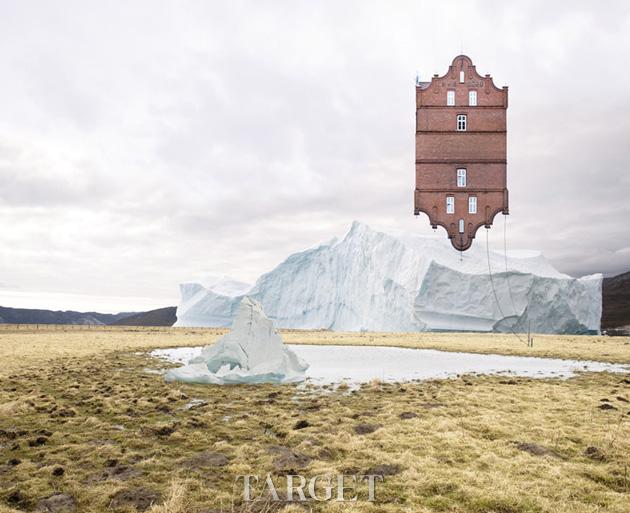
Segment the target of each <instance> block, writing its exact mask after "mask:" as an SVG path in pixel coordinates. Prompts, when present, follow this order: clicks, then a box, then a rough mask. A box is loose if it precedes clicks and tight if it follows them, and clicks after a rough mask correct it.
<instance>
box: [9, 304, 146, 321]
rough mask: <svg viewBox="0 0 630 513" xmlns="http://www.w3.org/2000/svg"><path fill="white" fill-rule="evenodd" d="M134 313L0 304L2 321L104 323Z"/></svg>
mask: <svg viewBox="0 0 630 513" xmlns="http://www.w3.org/2000/svg"><path fill="white" fill-rule="evenodd" d="M133 313H134V312H121V313H117V314H102V313H98V312H75V311H72V310H67V311H52V310H38V309H30V308H9V307H3V306H0V323H4V324H85V325H88V324H90V325H104V324H111V323H113V322H115V321H117V320H119V319H123V318H125V317H128V316H130V315H133Z"/></svg>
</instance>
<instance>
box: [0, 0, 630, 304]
mask: <svg viewBox="0 0 630 513" xmlns="http://www.w3.org/2000/svg"><path fill="white" fill-rule="evenodd" d="M511 4H514V5H511ZM462 52H463V53H466V54H467V55H469V56H470V57H471V58H472V59H473V62H474V63H475V64H476V65H477V70H478V71H479V72H480V73H481V74H485V73H490V74H491V75H492V76H493V78H494V81H495V84H496V85H497V86H499V87H501V86H503V85H508V86H509V88H510V107H509V109H508V182H509V189H510V210H511V213H512V215H510V216H509V218H508V245H509V247H511V248H526V249H539V250H542V251H543V252H544V254H545V255H546V256H547V257H548V258H549V259H550V260H551V261H552V262H553V263H554V265H556V266H557V267H558V268H559V269H560V270H561V271H563V272H567V273H569V274H572V275H576V276H577V275H582V274H589V273H593V272H604V273H605V274H615V273H619V272H622V271H627V270H630V227H629V226H630V172H629V169H628V168H629V164H630V86H629V84H630V2H627V0H623V1H618V2H614V1H610V2H606V3H605V4H602V3H601V2H600V3H598V2H592V1H588V2H586V1H583V2H582V1H567V2H559V1H558V2H556V1H554V2H550V1H548V0H544V1H532V2H518V3H516V2H513V3H512V2H505V1H496V2H495V1H477V2H474V1H467V2H446V1H444V0H441V1H439V2H424V1H418V0H415V1H410V2H401V1H396V2H385V1H382V2H369V1H365V0H360V1H356V2H351V1H343V0H335V1H331V2H325V1H320V0H318V1H304V2H300V1H295V0H292V1H288V0H287V1H285V2H255V1H251V2H239V1H230V2H227V1H226V2H219V1H215V2H212V1H201V0H200V1H196V2H185V1H179V2H165V1H158V2H156V1H154V0H147V1H132V2H123V1H118V2H103V1H86V0H80V1H76V2H70V1H56V2H49V1H41V2H31V1H27V0H15V1H11V0H0V66H1V68H0V69H1V70H2V72H1V74H0V305H2V306H34V307H51V308H77V309H82V310H89V309H100V310H103V311H112V310H129V309H145V308H149V307H157V306H166V305H170V304H176V303H177V299H178V288H177V286H178V283H179V282H181V281H187V280H190V279H195V278H197V277H200V276H203V275H208V274H227V275H230V276H233V277H235V278H238V279H241V280H244V281H253V280H255V278H256V277H257V276H258V275H260V274H261V273H262V272H265V271H268V270H270V269H271V268H273V267H274V266H275V265H277V264H278V263H279V262H280V261H281V260H283V259H284V258H285V257H286V256H287V255H288V254H290V253H292V252H294V251H297V250H301V249H303V248H305V247H308V246H311V245H312V244H314V243H316V242H318V241H322V240H327V239H329V238H331V237H333V236H335V235H342V234H343V233H344V232H345V231H346V230H347V229H348V227H349V225H350V223H351V222H352V220H354V219H357V220H361V221H363V222H366V223H368V224H369V225H371V226H372V227H374V228H377V229H384V230H396V231H401V230H402V231H414V232H416V233H420V234H426V235H429V236H434V233H433V231H432V230H431V229H430V227H429V226H428V221H427V218H426V216H424V215H423V216H420V217H419V218H414V216H413V188H414V127H415V125H414V111H415V98H414V79H415V75H416V71H418V72H419V73H420V76H421V78H422V79H426V80H429V79H430V77H431V75H433V74H434V73H439V74H444V73H445V72H446V70H447V68H448V65H449V64H450V63H451V61H452V59H453V57H455V56H456V55H458V54H459V53H462ZM496 223H497V224H496V226H495V227H494V228H493V229H492V230H491V234H490V236H491V241H492V244H493V245H495V246H496V247H497V248H499V247H502V241H503V239H502V234H503V231H502V230H503V217H502V216H498V217H497V219H496ZM437 235H438V236H441V237H444V236H445V234H444V231H443V230H440V231H438V232H437ZM476 243H477V244H479V243H485V235H484V234H483V233H482V232H480V233H479V234H478V238H477V241H476Z"/></svg>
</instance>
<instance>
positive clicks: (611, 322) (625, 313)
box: [602, 272, 630, 329]
mask: <svg viewBox="0 0 630 513" xmlns="http://www.w3.org/2000/svg"><path fill="white" fill-rule="evenodd" d="M602 302H603V313H602V329H610V328H619V327H621V326H630V272H627V273H624V274H620V275H618V276H614V277H612V278H604V283H603V289H602Z"/></svg>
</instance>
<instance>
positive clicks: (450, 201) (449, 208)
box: [446, 196, 477, 214]
mask: <svg viewBox="0 0 630 513" xmlns="http://www.w3.org/2000/svg"><path fill="white" fill-rule="evenodd" d="M446 213H447V214H454V213H455V196H446ZM468 213H469V214H476V213H477V196H468Z"/></svg>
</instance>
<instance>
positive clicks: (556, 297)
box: [175, 222, 602, 333]
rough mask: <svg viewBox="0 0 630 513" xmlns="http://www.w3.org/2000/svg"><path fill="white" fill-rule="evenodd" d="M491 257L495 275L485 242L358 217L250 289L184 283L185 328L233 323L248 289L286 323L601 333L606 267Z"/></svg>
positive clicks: (180, 321)
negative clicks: (573, 269) (398, 231)
mask: <svg viewBox="0 0 630 513" xmlns="http://www.w3.org/2000/svg"><path fill="white" fill-rule="evenodd" d="M489 259H490V262H489V263H490V266H491V269H492V280H491V277H490V274H489V272H488V256H487V254H486V248H485V245H484V244H483V242H482V241H478V242H477V244H475V245H473V247H472V248H471V249H470V250H468V251H466V252H464V253H463V254H462V255H460V253H459V252H457V251H455V250H453V248H452V246H451V244H450V242H449V241H448V240H446V239H433V238H427V237H421V236H417V235H406V236H394V235H389V234H386V233H382V232H378V231H375V230H372V229H370V228H369V227H368V226H366V225H364V224H361V223H358V222H354V223H353V225H352V228H351V229H350V231H349V232H348V233H347V235H346V236H345V237H344V238H343V239H342V240H333V241H331V242H330V243H327V244H321V245H319V246H317V247H313V248H309V249H307V250H305V251H302V252H299V253H295V254H293V255H291V256H289V257H288V258H287V259H286V260H285V261H284V262H282V263H281V264H280V265H278V266H277V267H276V268H275V269H273V270H272V271H271V272H269V273H266V274H264V275H262V276H261V277H260V278H259V279H258V280H257V282H256V283H255V285H253V286H251V287H249V288H247V286H246V285H244V284H239V286H240V287H241V288H240V289H238V290H237V287H236V286H234V285H230V286H229V287H227V286H226V283H231V282H230V281H229V280H227V279H224V280H223V281H222V282H221V286H220V287H215V286H210V287H204V286H203V285H200V284H191V283H188V284H184V285H181V286H180V291H181V302H180V304H179V307H178V308H177V323H176V324H175V325H176V326H229V325H230V323H231V321H232V319H233V318H234V315H235V313H236V309H237V307H238V304H239V303H240V301H241V298H242V297H243V296H244V295H247V296H249V297H252V298H254V299H256V300H258V301H260V303H261V304H262V306H263V307H264V309H265V312H267V314H268V315H269V318H270V319H273V320H274V322H275V324H276V326H278V327H282V328H302V329H322V328H323V329H331V330H338V331H362V330H366V331H431V330H451V331H486V332H506V331H509V330H511V329H514V330H516V331H520V332H524V331H527V329H528V328H529V327H531V330H532V332H535V333H598V332H599V327H600V319H601V311H602V294H601V288H602V275H601V274H595V275H592V276H585V277H583V278H572V277H570V276H568V275H566V274H562V273H560V272H558V271H557V270H556V269H554V267H553V266H552V265H551V264H550V263H549V262H548V261H547V260H546V259H545V258H544V257H543V256H542V254H540V252H536V251H527V252H524V251H519V252H510V253H509V254H508V255H507V266H506V258H505V255H504V254H503V252H497V253H495V252H493V251H490V256H489ZM506 267H507V269H506ZM493 285H494V291H496V298H495V293H494V291H493ZM497 300H498V304H497Z"/></svg>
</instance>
